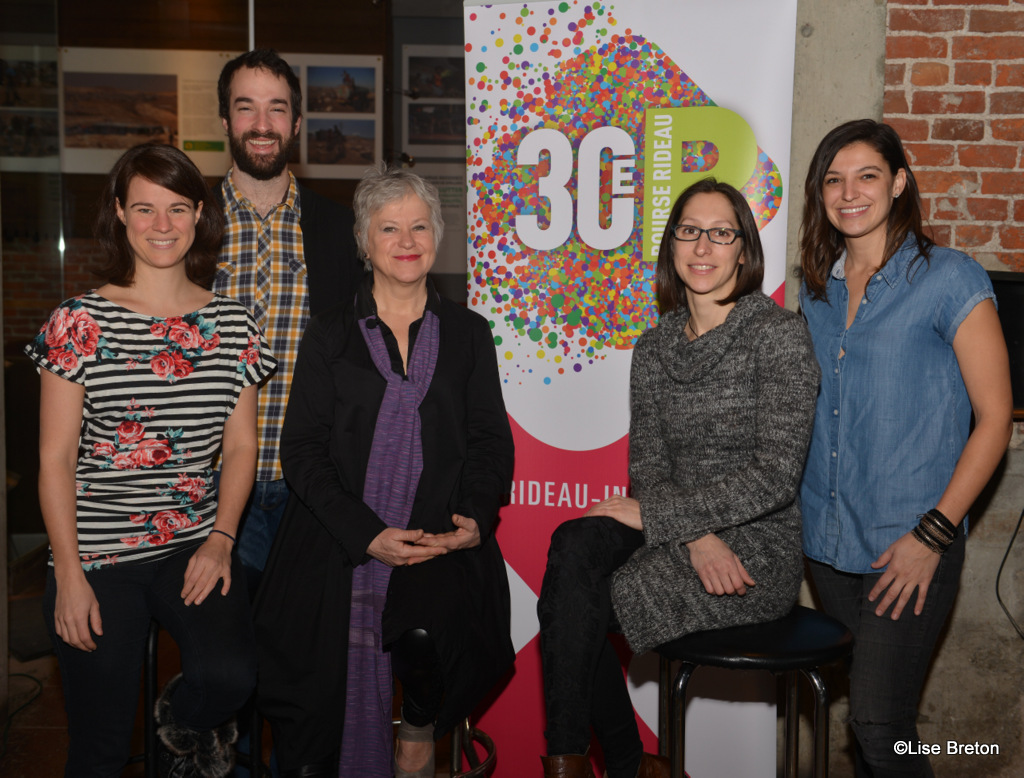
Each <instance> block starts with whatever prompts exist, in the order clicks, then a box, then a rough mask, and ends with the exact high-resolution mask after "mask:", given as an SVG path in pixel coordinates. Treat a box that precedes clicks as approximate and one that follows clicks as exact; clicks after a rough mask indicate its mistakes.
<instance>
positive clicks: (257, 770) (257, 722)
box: [249, 700, 263, 778]
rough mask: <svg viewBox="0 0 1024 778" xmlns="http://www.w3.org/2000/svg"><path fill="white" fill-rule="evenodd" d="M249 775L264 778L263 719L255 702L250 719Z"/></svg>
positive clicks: (254, 777)
mask: <svg viewBox="0 0 1024 778" xmlns="http://www.w3.org/2000/svg"><path fill="white" fill-rule="evenodd" d="M249 774H250V775H252V776H253V778H263V717H262V716H261V715H260V711H259V708H257V707H256V703H255V700H254V701H253V706H252V718H251V719H249Z"/></svg>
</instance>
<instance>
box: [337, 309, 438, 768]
mask: <svg viewBox="0 0 1024 778" xmlns="http://www.w3.org/2000/svg"><path fill="white" fill-rule="evenodd" d="M359 329H360V330H361V331H362V333H363V339H364V340H365V341H366V346H367V348H369V350H370V356H371V357H372V358H373V363H374V365H376V367H377V371H378V372H379V373H380V374H381V376H383V378H384V380H385V381H387V383H388V385H387V389H386V390H385V392H384V400H383V401H382V402H381V405H380V411H379V412H378V414H377V426H376V427H375V428H374V431H373V445H372V446H371V448H370V461H369V462H368V463H367V466H366V483H365V484H363V502H365V503H366V504H367V505H368V506H369V507H370V508H372V509H373V511H374V513H376V514H377V516H379V517H380V518H381V520H383V521H384V523H385V524H387V525H388V526H389V527H398V528H400V529H405V528H406V527H407V526H408V524H409V515H410V514H411V513H412V503H413V499H414V498H415V497H416V488H417V486H418V485H419V480H420V473H421V472H422V471H423V441H422V439H421V429H420V414H419V407H420V403H421V402H422V401H423V397H424V395H425V394H426V393H427V389H428V388H429V387H430V380H431V379H432V378H433V376H434V366H435V365H436V364H437V349H438V341H439V338H438V330H439V327H438V321H437V316H435V315H434V314H433V313H431V312H430V311H424V313H423V323H422V324H421V325H420V329H419V332H418V333H417V336H416V341H415V343H414V347H413V350H412V354H411V355H410V356H409V358H408V363H409V367H408V370H407V377H406V378H403V377H402V376H400V375H398V374H397V373H395V372H394V371H393V370H392V368H391V356H390V355H389V354H388V349H387V346H386V345H385V343H384V336H383V334H382V333H381V331H380V327H379V326H377V319H376V316H375V315H371V316H369V317H367V318H365V319H360V320H359ZM390 578H391V568H390V567H388V566H387V565H385V564H384V563H383V562H379V561H377V560H376V559H371V560H370V561H369V562H367V563H366V564H363V565H360V566H358V567H357V568H356V569H355V570H354V571H353V574H352V609H351V615H350V621H349V633H348V677H347V692H346V699H345V731H344V735H343V737H342V743H341V764H340V769H339V773H338V774H339V775H340V776H342V778H344V777H345V776H354V775H358V776H365V777H366V778H393V776H394V765H393V757H392V746H391V710H392V694H393V687H392V683H391V657H390V656H389V655H388V654H386V653H384V651H383V646H382V645H381V616H382V615H383V613H384V602H385V600H386V599H387V595H388V581H389V580H390Z"/></svg>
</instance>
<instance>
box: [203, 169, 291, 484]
mask: <svg viewBox="0 0 1024 778" xmlns="http://www.w3.org/2000/svg"><path fill="white" fill-rule="evenodd" d="M233 172H234V171H233V170H231V171H228V174H227V176H225V178H224V181H223V183H222V184H221V192H222V194H223V197H224V217H225V227H224V243H223V245H222V247H221V252H220V262H219V264H218V265H217V276H216V279H215V280H214V283H213V287H214V290H215V291H217V292H220V293H221V294H224V295H227V296H229V297H234V298H235V299H237V300H239V301H240V302H241V303H242V304H243V305H245V307H246V308H248V309H249V310H250V311H252V312H253V315H254V316H255V317H256V321H257V323H258V324H259V325H260V327H261V328H262V329H263V332H264V334H265V335H266V338H267V342H268V343H269V344H270V350H271V353H272V354H273V355H274V356H275V357H276V358H277V372H275V373H274V374H273V375H272V376H271V377H270V379H269V380H268V381H267V382H266V383H265V384H263V385H262V386H261V387H260V391H259V409H258V412H257V414H258V415H257V426H258V430H259V447H260V448H259V458H258V459H257V463H256V480H257V481H276V480H278V479H280V478H283V477H284V475H283V473H282V471H281V458H280V454H279V447H280V441H281V425H282V424H283V423H284V412H285V408H286V406H287V405H288V391H289V389H290V388H291V384H292V374H293V373H294V370H295V358H296V356H297V354H298V351H299V341H300V340H301V339H302V333H303V331H304V330H305V329H306V322H308V321H309V290H308V287H307V283H306V264H305V262H304V261H303V257H302V230H301V229H300V227H299V217H300V215H301V203H300V202H299V190H298V187H297V185H296V183H295V176H294V175H292V174H291V173H289V174H288V175H289V178H290V181H289V184H288V194H287V195H286V196H285V199H284V200H283V201H282V202H281V204H280V205H278V206H277V207H275V208H274V209H273V210H272V211H271V212H270V213H268V214H267V215H266V217H261V216H260V215H259V214H258V213H257V212H256V209H255V208H254V207H253V204H252V203H251V202H250V201H249V200H248V199H246V198H245V197H243V196H242V195H241V194H240V193H239V191H238V189H237V188H235V185H234V182H233V181H232V178H231V177H232V174H233Z"/></svg>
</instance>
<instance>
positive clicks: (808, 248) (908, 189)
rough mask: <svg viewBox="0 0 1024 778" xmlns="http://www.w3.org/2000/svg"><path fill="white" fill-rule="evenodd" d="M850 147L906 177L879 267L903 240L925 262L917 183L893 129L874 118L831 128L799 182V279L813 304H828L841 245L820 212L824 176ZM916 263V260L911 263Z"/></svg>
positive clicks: (927, 244)
mask: <svg viewBox="0 0 1024 778" xmlns="http://www.w3.org/2000/svg"><path fill="white" fill-rule="evenodd" d="M852 143H866V144H867V145H869V146H870V147H871V148H873V149H874V150H875V151H877V152H878V153H879V154H880V155H881V156H882V159H884V160H885V162H886V164H887V165H888V166H889V172H890V173H891V174H892V175H893V176H895V175H896V174H897V173H898V172H899V171H900V170H901V169H902V170H903V171H904V173H905V174H906V177H907V183H906V186H905V187H904V188H903V191H902V192H901V193H900V196H899V197H898V198H896V199H895V200H893V203H892V207H891V208H890V210H889V218H888V222H887V224H886V228H885V251H884V255H883V257H882V266H884V265H885V263H886V262H888V261H889V260H890V259H891V258H892V256H893V254H895V253H896V251H897V250H898V249H899V247H900V246H902V245H903V242H904V241H905V240H906V239H907V236H908V235H911V234H913V236H914V239H915V240H916V241H917V249H918V259H920V258H924V260H925V261H926V262H927V261H928V256H929V254H930V252H931V247H932V246H933V245H934V244H933V242H932V240H931V239H930V238H929V237H928V236H927V235H925V234H924V227H923V224H922V218H921V194H920V190H919V189H918V187H917V180H916V179H915V178H914V173H913V171H911V169H910V164H909V163H908V162H907V155H906V153H905V152H904V151H903V144H902V143H901V142H900V136H899V135H897V134H896V130H894V129H893V128H892V127H890V126H889V125H888V124H883V123H882V122H876V121H875V120H874V119H856V120H854V121H851V122H846V123H845V124H841V125H839V126H838V127H836V128H835V129H834V130H832V131H831V132H829V133H828V135H826V136H825V137H824V138H822V140H821V143H819V144H818V148H817V150H816V151H815V152H814V156H813V157H812V158H811V166H810V169H809V170H808V171H807V180H806V181H805V182H804V216H803V222H802V223H801V225H800V275H801V277H802V278H803V281H804V283H805V284H806V285H807V291H808V293H809V294H810V295H811V297H812V298H813V299H815V300H827V299H828V293H827V283H828V276H829V273H830V272H831V270H832V265H834V264H835V262H836V260H837V259H839V257H840V256H842V253H843V251H844V250H845V249H846V241H845V238H844V237H843V234H842V233H841V232H839V230H837V229H836V228H835V227H834V226H832V222H830V221H829V220H828V214H827V213H826V212H825V200H824V195H823V193H822V189H823V187H824V184H825V175H826V174H827V173H828V170H829V168H830V167H831V166H832V161H833V160H834V159H835V158H836V154H838V153H839V152H840V151H842V150H843V149H844V148H846V147H847V146H849V145H850V144H852ZM916 261H917V260H916V259H915V262H916Z"/></svg>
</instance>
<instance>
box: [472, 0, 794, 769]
mask: <svg viewBox="0 0 1024 778" xmlns="http://www.w3.org/2000/svg"><path fill="white" fill-rule="evenodd" d="M796 5H797V0H780V2H774V3H764V2H760V0H617V1H616V2H582V1H575V2H574V1H573V0H554V1H550V0H549V1H548V2H529V3H522V2H519V3H497V4H490V5H476V4H471V3H469V2H467V4H466V9H465V20H466V46H465V50H466V65H465V72H466V111H467V148H468V152H467V161H468V170H467V184H468V201H467V211H468V222H469V231H468V257H469V302H470V305H471V306H472V307H473V308H474V309H475V310H476V311H478V312H479V313H481V314H483V315H484V316H486V317H487V318H488V319H489V320H490V322H491V327H492V329H493V333H494V342H495V345H496V348H497V353H498V360H499V370H500V374H501V379H502V381H503V384H504V391H505V402H506V405H507V407H508V411H509V415H510V416H511V419H512V426H513V431H514V433H515V440H516V472H515V483H514V485H513V490H512V501H511V504H510V505H509V506H508V507H507V508H505V509H504V510H503V511H502V521H501V524H500V526H499V530H498V538H499V541H500V543H501V546H502V549H503V551H504V553H505V558H506V560H507V562H508V565H509V568H510V570H509V574H510V578H511V579H512V588H513V609H514V614H513V622H514V623H513V633H514V635H513V636H514V641H515V644H516V649H517V651H518V654H517V660H516V671H515V674H514V675H513V677H512V679H511V680H510V682H509V683H508V684H507V685H506V686H505V687H504V688H503V689H501V690H499V691H498V693H497V697H496V699H495V701H494V703H493V704H492V705H491V706H490V708H489V709H488V711H487V712H486V714H485V715H484V717H483V719H482V720H481V726H482V728H483V729H485V730H486V731H487V732H488V733H489V734H491V735H492V737H494V739H495V741H496V743H497V747H498V751H499V768H498V773H497V774H498V775H500V776H520V775H533V774H538V773H539V769H540V768H539V761H538V755H540V754H543V753H545V747H544V738H543V727H544V712H543V699H542V692H541V684H540V658H539V652H538V646H537V629H538V628H537V618H536V613H535V607H536V599H537V594H538V593H539V592H540V586H541V580H542V578H543V573H544V565H545V562H546V554H547V546H548V540H549V538H550V536H551V532H552V531H553V530H554V529H555V527H557V526H558V524H559V523H561V522H562V521H565V520H567V519H571V518H575V517H577V516H580V515H582V514H583V513H584V512H585V511H586V510H587V509H588V508H589V507H590V506H591V505H593V504H595V503H597V502H599V501H600V500H602V499H604V498H605V497H607V496H609V495H611V494H625V493H628V488H629V480H628V472H627V465H628V462H627V457H628V440H627V436H628V431H629V396H628V394H629V393H628V388H629V369H630V361H631V354H632V348H633V344H634V343H635V341H636V338H637V337H638V336H639V335H640V334H641V333H642V332H643V331H644V330H646V329H648V328H649V327H652V326H654V325H655V324H656V323H657V316H658V311H657V302H656V289H655V286H654V271H655V264H656V260H657V254H658V247H659V244H660V240H661V236H662V234H663V231H664V229H665V227H666V223H667V220H668V215H669V212H670V210H671V207H672V204H673V202H674V200H675V197H676V196H677V195H678V194H679V193H680V192H681V191H682V190H683V189H684V188H685V187H686V186H688V185H689V184H690V183H693V182H694V181H696V180H699V179H701V178H704V177H707V176H715V177H716V178H718V179H719V180H722V181H726V182H728V183H730V184H732V185H734V186H735V187H737V188H738V189H739V190H740V191H741V192H742V193H743V194H744V195H745V196H746V198H747V200H748V202H749V203H750V206H751V209H752V211H753V213H754V217H755V219H756V221H757V224H758V227H759V229H760V231H761V239H762V242H763V244H764V249H765V258H766V268H765V280H764V284H763V289H764V291H765V293H766V294H769V295H770V296H772V297H773V298H774V299H775V300H776V301H777V302H778V303H779V304H782V301H783V299H784V283H785V248H786V213H785V202H786V197H785V193H786V189H787V187H788V174H789V148H790V116H791V110H792V84H793V52H794V45H795V27H796ZM620 653H621V656H622V658H623V662H624V667H626V668H627V669H628V672H627V678H628V680H629V682H630V686H631V693H632V694H633V699H634V704H635V706H636V708H637V711H638V713H639V714H640V717H641V721H642V724H641V729H642V734H643V737H644V739H645V746H646V748H647V750H651V751H655V750H657V741H656V736H655V734H654V733H655V732H656V730H657V709H656V684H655V683H653V682H652V679H654V678H655V673H654V672H653V671H652V667H654V666H656V658H653V657H650V656H648V657H642V658H641V657H637V658H635V659H633V658H631V657H630V654H629V651H628V649H627V648H626V647H625V646H624V645H622V646H621V651H620ZM701 672H703V671H701ZM699 677H700V673H698V675H697V676H696V677H695V683H696V682H697V679H698V678H699ZM753 687H759V689H758V690H755V692H754V693H751V689H752V688H753ZM760 687H763V688H760ZM774 688H775V687H774V683H773V682H771V680H770V678H769V679H768V681H767V682H764V680H763V679H759V678H757V679H753V680H750V681H749V682H747V683H745V684H743V686H742V690H743V693H742V695H736V696H731V697H730V696H726V695H721V694H718V695H716V694H711V695H709V696H711V697H718V698H719V703H718V704H717V705H718V707H716V703H709V704H708V705H707V706H705V707H703V708H700V707H699V705H698V703H702V702H703V701H702V700H695V701H694V703H692V704H691V705H690V708H689V711H688V716H687V722H688V724H687V726H688V733H687V734H688V738H687V741H688V751H687V769H688V770H689V771H690V773H691V775H693V776H694V778H698V776H702V775H745V776H753V775H774V773H775V713H774V708H773V707H772V705H770V704H768V703H769V702H773V701H774ZM762 692H763V693H762ZM739 697H742V701H741V702H729V700H737V699H739ZM752 699H753V700H755V701H753V702H751V701H750V700H752ZM758 699H761V700H766V701H768V702H757V701H756V700H758ZM721 705H726V706H728V708H729V710H728V711H727V712H726V713H725V714H724V716H725V717H724V719H722V721H723V723H722V724H721V725H719V724H718V723H716V716H718V715H719V713H718V712H717V711H718V710H719V708H720V706H721ZM747 708H749V709H750V711H752V712H751V714H750V715H751V717H752V718H751V720H752V721H754V722H755V723H754V724H752V725H751V726H750V727H748V726H747V723H745V722H744V721H743V720H738V719H737V714H738V713H739V710H740V709H747ZM697 710H700V711H702V712H701V713H700V715H696V716H695V715H694V714H695V711H697ZM697 719H699V720H697ZM724 722H728V723H727V724H726V723H724ZM748 729H750V730H751V731H750V732H749V734H748ZM737 731H742V732H744V738H743V743H744V746H743V748H741V749H737V748H736V746H735V743H736V738H735V733H736V732H737ZM729 734H731V735H732V737H729ZM716 737H718V738H720V739H718V740H716ZM705 766H706V767H705Z"/></svg>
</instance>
